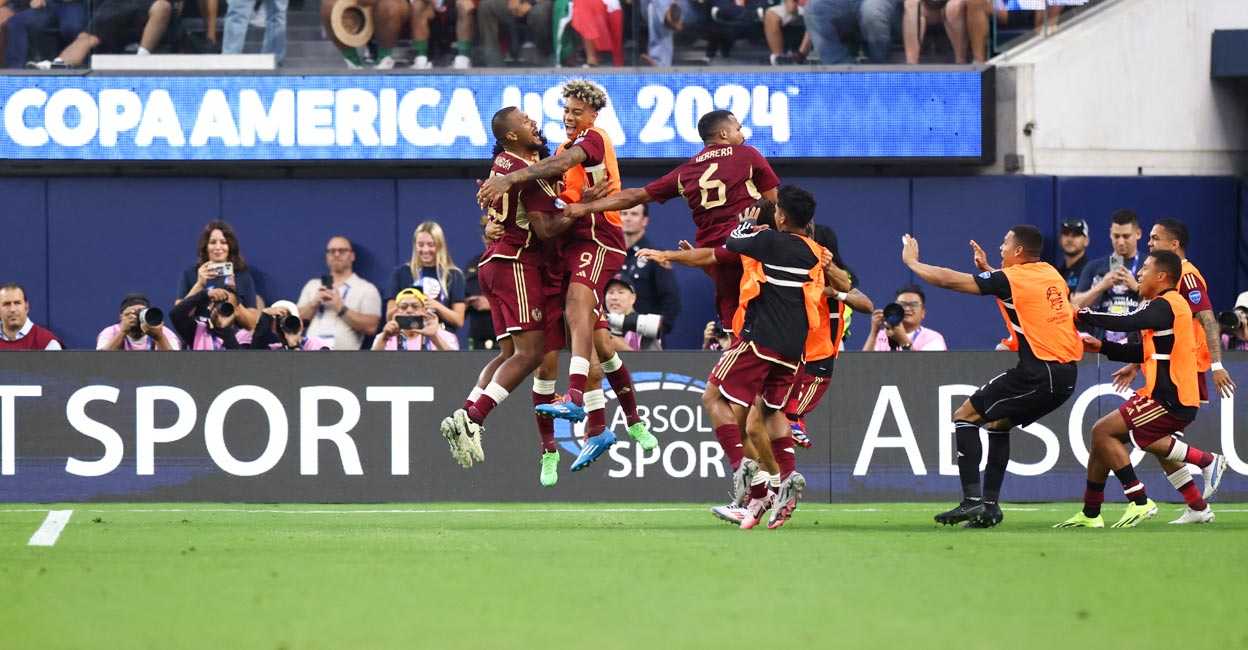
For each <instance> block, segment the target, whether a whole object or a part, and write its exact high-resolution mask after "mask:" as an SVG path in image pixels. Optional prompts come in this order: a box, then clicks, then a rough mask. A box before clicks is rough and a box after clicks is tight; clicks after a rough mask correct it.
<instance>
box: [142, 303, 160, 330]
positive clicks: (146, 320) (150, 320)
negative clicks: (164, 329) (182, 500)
mask: <svg viewBox="0 0 1248 650" xmlns="http://www.w3.org/2000/svg"><path fill="white" fill-rule="evenodd" d="M138 317H139V323H140V324H141V325H147V326H148V327H156V326H157V325H160V324H161V323H163V322H165V312H163V311H161V310H160V309H159V308H157V307H148V308H146V309H140V310H139V313H138Z"/></svg>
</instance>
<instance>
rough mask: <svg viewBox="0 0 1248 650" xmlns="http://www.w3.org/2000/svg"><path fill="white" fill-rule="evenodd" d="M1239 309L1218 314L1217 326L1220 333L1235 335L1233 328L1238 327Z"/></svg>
mask: <svg viewBox="0 0 1248 650" xmlns="http://www.w3.org/2000/svg"><path fill="white" fill-rule="evenodd" d="M1239 318H1240V310H1239V309H1232V310H1230V311H1224V312H1222V313H1220V314H1218V327H1219V328H1221V329H1222V333H1223V334H1226V335H1227V336H1235V330H1237V329H1239Z"/></svg>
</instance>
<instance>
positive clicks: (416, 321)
mask: <svg viewBox="0 0 1248 650" xmlns="http://www.w3.org/2000/svg"><path fill="white" fill-rule="evenodd" d="M394 322H396V323H398V324H399V329H401V330H405V331H408V332H410V331H413V330H423V329H425V317H424V316H395V317H394Z"/></svg>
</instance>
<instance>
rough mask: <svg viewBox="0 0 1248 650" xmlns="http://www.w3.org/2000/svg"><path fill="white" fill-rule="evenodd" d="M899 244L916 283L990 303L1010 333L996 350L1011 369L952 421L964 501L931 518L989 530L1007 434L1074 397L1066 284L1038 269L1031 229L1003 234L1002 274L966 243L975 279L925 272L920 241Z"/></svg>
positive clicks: (997, 513)
mask: <svg viewBox="0 0 1248 650" xmlns="http://www.w3.org/2000/svg"><path fill="white" fill-rule="evenodd" d="M902 242H903V247H902V251H901V259H902V260H903V261H904V262H905V263H906V266H908V267H910V270H912V271H914V273H915V275H918V276H919V277H920V278H923V279H924V280H926V281H927V282H930V283H932V284H934V285H936V286H938V287H944V288H946V289H953V290H954V291H960V292H962V293H969V294H975V295H984V296H996V298H997V302H998V303H999V304H1000V306H1001V314H1002V316H1004V317H1005V324H1006V327H1007V328H1009V333H1010V337H1009V338H1008V339H1004V340H1003V341H1002V343H1004V344H1005V346H1006V347H1008V348H1009V349H1011V350H1014V351H1016V352H1018V365H1017V366H1015V367H1013V368H1010V369H1009V370H1007V371H1005V372H1004V373H1001V374H1000V375H997V376H996V377H995V378H993V379H992V380H991V381H989V382H988V383H987V384H985V385H983V386H981V387H980V389H979V390H978V391H976V392H975V394H974V395H971V397H970V399H968V400H966V401H965V402H963V403H962V406H960V407H958V410H957V411H956V412H955V413H954V414H953V417H954V427H955V429H954V431H955V435H956V436H957V449H958V475H959V477H960V478H961V480H962V497H963V498H962V502H961V503H960V504H958V506H957V507H955V508H953V509H952V510H949V511H947V512H942V513H940V514H938V515H936V521H937V523H941V524H947V525H951V524H956V523H959V522H963V521H965V522H968V523H967V524H966V526H964V527H968V528H988V527H991V526H995V525H997V524H999V523H1001V520H1002V519H1003V518H1004V516H1003V515H1002V513H1001V507H1000V505H999V504H998V503H997V500H998V497H999V496H1000V493H1001V483H1002V482H1003V481H1004V479H1005V468H1006V466H1007V465H1008V464H1009V462H1010V436H1009V434H1010V430H1011V429H1013V428H1014V427H1016V426H1027V425H1028V424H1031V423H1033V422H1035V421H1036V420H1039V419H1040V418H1042V417H1044V416H1045V415H1047V414H1049V413H1051V412H1053V411H1054V410H1055V409H1057V407H1059V406H1061V405H1062V404H1063V403H1064V402H1065V401H1066V400H1067V399H1068V398H1069V397H1070V396H1071V394H1073V393H1074V392H1075V378H1076V374H1077V370H1076V367H1075V362H1076V361H1078V360H1079V359H1080V358H1081V357H1082V356H1083V344H1082V343H1081V342H1080V341H1079V334H1078V332H1076V331H1075V320H1074V312H1073V310H1072V309H1071V307H1070V302H1069V301H1067V298H1066V293H1067V291H1066V280H1064V279H1063V278H1062V276H1061V274H1059V273H1058V272H1057V269H1055V268H1053V267H1052V266H1049V264H1048V263H1046V262H1042V261H1040V254H1041V251H1042V250H1043V249H1044V236H1043V235H1041V234H1040V231H1039V230H1037V229H1036V228H1035V227H1033V226H1026V225H1019V226H1014V227H1013V228H1011V229H1010V231H1009V232H1007V233H1006V235H1005V240H1004V241H1003V242H1002V243H1001V269H1000V270H994V269H992V268H991V267H990V266H989V265H988V260H987V258H986V257H985V255H984V251H983V250H982V249H980V247H979V245H978V244H976V243H975V242H974V241H973V240H972V241H971V248H972V250H973V251H974V260H975V266H976V268H978V269H979V270H980V271H981V273H980V274H979V275H971V274H969V273H959V272H957V271H954V270H951V269H945V268H940V267H936V266H931V265H928V264H924V263H922V262H920V261H919V242H918V240H916V239H915V238H913V237H911V236H910V235H906V236H904V237H903V238H902ZM985 426H986V427H987V430H988V466H987V468H986V469H985V471H984V481H983V487H982V490H981V487H980V477H979V463H980V459H981V458H982V457H983V445H982V443H981V442H980V440H979V429H980V427H985Z"/></svg>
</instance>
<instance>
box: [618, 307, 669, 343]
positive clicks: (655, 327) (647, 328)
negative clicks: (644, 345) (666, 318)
mask: <svg viewBox="0 0 1248 650" xmlns="http://www.w3.org/2000/svg"><path fill="white" fill-rule="evenodd" d="M607 325H610V326H611V329H612V330H613V331H616V332H637V333H638V334H640V335H641V337H642V338H645V339H657V338H659V333H660V332H661V331H662V329H663V316H662V315H660V314H638V313H637V312H633V313H631V314H607Z"/></svg>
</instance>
